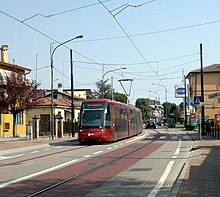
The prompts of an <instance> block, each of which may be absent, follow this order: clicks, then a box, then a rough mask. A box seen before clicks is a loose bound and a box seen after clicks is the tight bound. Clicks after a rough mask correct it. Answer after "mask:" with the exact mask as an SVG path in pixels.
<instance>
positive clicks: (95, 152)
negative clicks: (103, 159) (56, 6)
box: [93, 150, 103, 155]
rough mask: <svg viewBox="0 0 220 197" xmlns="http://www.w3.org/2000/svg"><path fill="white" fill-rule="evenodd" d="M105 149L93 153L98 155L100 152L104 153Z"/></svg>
mask: <svg viewBox="0 0 220 197" xmlns="http://www.w3.org/2000/svg"><path fill="white" fill-rule="evenodd" d="M102 152H103V151H101V150H100V151H97V152H95V153H93V155H98V154H100V153H102Z"/></svg>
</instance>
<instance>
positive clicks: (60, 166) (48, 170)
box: [0, 159, 78, 188]
mask: <svg viewBox="0 0 220 197" xmlns="http://www.w3.org/2000/svg"><path fill="white" fill-rule="evenodd" d="M76 161H78V159H74V160H72V161H68V162H66V163H63V164H60V165H57V166H54V167H52V168H49V169H46V170H42V171H39V172H36V173H33V174H30V175H27V176H24V177H21V178H18V179H15V180H12V181H9V182H6V183H3V184H0V188H3V187H6V186H8V185H11V184H13V183H17V182H20V181H24V180H27V179H30V178H33V177H35V176H39V175H42V174H45V173H48V172H51V171H53V170H57V169H59V168H62V167H65V166H67V165H70V164H72V163H75V162H76Z"/></svg>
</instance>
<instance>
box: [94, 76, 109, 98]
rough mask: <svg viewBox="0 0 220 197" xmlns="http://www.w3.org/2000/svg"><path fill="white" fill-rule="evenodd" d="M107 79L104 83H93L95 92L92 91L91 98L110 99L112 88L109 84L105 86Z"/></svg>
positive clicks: (100, 81)
mask: <svg viewBox="0 0 220 197" xmlns="http://www.w3.org/2000/svg"><path fill="white" fill-rule="evenodd" d="M107 82H108V79H106V80H105V81H102V80H99V81H97V82H95V85H96V87H97V90H94V91H93V92H92V97H93V98H107V99H111V97H112V86H111V85H110V84H107Z"/></svg>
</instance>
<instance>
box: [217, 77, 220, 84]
mask: <svg viewBox="0 0 220 197" xmlns="http://www.w3.org/2000/svg"><path fill="white" fill-rule="evenodd" d="M217 84H218V86H220V77H219V78H218V83H217Z"/></svg>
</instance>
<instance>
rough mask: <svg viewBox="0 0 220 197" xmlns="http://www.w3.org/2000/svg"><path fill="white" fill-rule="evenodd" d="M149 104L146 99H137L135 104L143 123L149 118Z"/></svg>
mask: <svg viewBox="0 0 220 197" xmlns="http://www.w3.org/2000/svg"><path fill="white" fill-rule="evenodd" d="M149 102H150V100H149V99H148V98H138V99H137V100H136V102H135V107H138V108H139V109H140V110H141V113H142V118H143V120H144V121H145V120H146V119H148V118H149V117H150V112H149Z"/></svg>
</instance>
